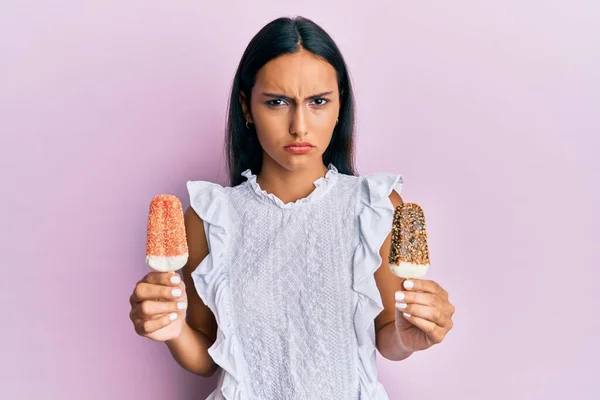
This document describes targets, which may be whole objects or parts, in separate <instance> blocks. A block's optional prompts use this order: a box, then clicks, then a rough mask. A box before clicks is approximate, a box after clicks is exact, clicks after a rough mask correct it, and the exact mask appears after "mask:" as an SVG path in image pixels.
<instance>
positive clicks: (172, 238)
mask: <svg viewBox="0 0 600 400" xmlns="http://www.w3.org/2000/svg"><path fill="white" fill-rule="evenodd" d="M187 259H188V246H187V239H186V236H185V225H184V222H183V208H182V207H181V202H180V201H179V199H178V198H177V197H176V196H173V195H170V194H161V195H158V196H155V197H154V198H153V199H152V202H151V203H150V212H149V213H148V236H147V242H146V263H147V264H148V265H149V266H150V268H152V269H153V270H155V271H160V272H170V271H177V270H179V269H181V268H183V266H184V265H185V263H186V262H187Z"/></svg>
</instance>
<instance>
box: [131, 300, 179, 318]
mask: <svg viewBox="0 0 600 400" xmlns="http://www.w3.org/2000/svg"><path fill="white" fill-rule="evenodd" d="M186 308H187V302H186V301H154V300H145V301H142V302H141V303H140V304H139V306H138V309H139V315H138V317H139V318H141V319H143V320H147V319H155V318H156V317H157V316H160V315H163V314H168V313H172V312H179V311H183V310H185V309H186Z"/></svg>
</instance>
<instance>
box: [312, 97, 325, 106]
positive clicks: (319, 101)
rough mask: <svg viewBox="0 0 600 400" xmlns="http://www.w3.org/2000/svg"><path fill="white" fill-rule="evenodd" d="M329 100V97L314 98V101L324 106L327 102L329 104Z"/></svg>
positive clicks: (317, 104)
mask: <svg viewBox="0 0 600 400" xmlns="http://www.w3.org/2000/svg"><path fill="white" fill-rule="evenodd" d="M328 101H329V100H327V99H321V98H319V99H314V100H313V103H314V104H315V105H316V106H324V105H325V104H327V102H328Z"/></svg>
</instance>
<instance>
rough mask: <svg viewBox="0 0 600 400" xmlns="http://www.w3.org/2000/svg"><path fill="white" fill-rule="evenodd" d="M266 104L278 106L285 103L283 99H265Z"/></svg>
mask: <svg viewBox="0 0 600 400" xmlns="http://www.w3.org/2000/svg"><path fill="white" fill-rule="evenodd" d="M267 105H268V106H271V107H280V106H283V105H285V101H284V100H282V99H275V100H269V101H267Z"/></svg>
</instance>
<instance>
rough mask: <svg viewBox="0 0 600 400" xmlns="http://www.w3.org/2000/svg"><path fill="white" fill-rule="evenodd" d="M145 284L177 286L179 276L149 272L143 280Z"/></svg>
mask: <svg viewBox="0 0 600 400" xmlns="http://www.w3.org/2000/svg"><path fill="white" fill-rule="evenodd" d="M144 282H146V283H151V284H153V285H163V286H179V284H181V276H179V274H178V273H177V272H156V271H153V272H150V273H149V274H148V275H146V279H145V280H144Z"/></svg>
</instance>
